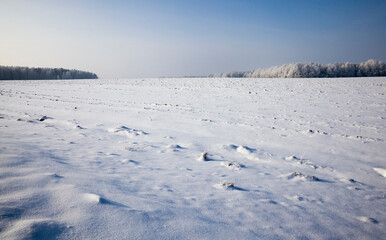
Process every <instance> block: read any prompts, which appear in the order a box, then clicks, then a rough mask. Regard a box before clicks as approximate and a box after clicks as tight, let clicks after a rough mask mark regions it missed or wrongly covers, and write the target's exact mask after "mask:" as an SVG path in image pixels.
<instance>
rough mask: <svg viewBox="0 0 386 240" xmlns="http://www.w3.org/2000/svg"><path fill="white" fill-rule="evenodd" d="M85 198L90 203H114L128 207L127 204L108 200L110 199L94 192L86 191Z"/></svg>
mask: <svg viewBox="0 0 386 240" xmlns="http://www.w3.org/2000/svg"><path fill="white" fill-rule="evenodd" d="M84 199H85V200H86V201H87V202H89V203H96V204H107V205H114V206H118V207H127V206H126V205H123V204H121V203H118V202H114V201H111V200H108V199H106V198H103V197H101V196H99V195H97V194H94V193H85V194H84Z"/></svg>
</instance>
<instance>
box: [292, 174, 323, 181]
mask: <svg viewBox="0 0 386 240" xmlns="http://www.w3.org/2000/svg"><path fill="white" fill-rule="evenodd" d="M286 177H287V179H301V180H307V181H320V179H319V178H318V177H315V176H312V175H308V174H307V175H305V174H303V173H301V172H292V173H290V174H287V175H286Z"/></svg>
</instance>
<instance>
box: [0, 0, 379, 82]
mask: <svg viewBox="0 0 386 240" xmlns="http://www.w3.org/2000/svg"><path fill="white" fill-rule="evenodd" d="M370 58H373V59H378V60H381V61H386V1H385V0H333V1H330V0H303V1H302V0H282V1H279V0H261V1H259V0H191V1H188V0H186V1H184V0H149V1H147V0H137V1H130V0H127V1H123V0H0V65H15V66H29V67H63V68H75V69H80V70H87V71H92V72H95V73H97V74H98V75H99V77H101V78H123V77H129V78H136V77H161V76H188V75H207V74H210V73H219V72H229V71H234V70H253V69H257V68H265V67H270V66H273V65H281V64H285V63H292V62H311V61H312V62H318V63H330V62H346V61H349V62H362V61H366V60H368V59H370Z"/></svg>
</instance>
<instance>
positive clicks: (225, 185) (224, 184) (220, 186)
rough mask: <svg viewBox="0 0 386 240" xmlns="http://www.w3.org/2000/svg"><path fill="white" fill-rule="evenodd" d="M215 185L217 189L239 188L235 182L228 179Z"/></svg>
mask: <svg viewBox="0 0 386 240" xmlns="http://www.w3.org/2000/svg"><path fill="white" fill-rule="evenodd" d="M213 186H214V187H215V188H217V189H223V190H235V189H237V187H236V186H235V183H234V182H228V181H224V182H221V183H218V184H215V185H213Z"/></svg>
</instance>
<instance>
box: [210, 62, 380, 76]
mask: <svg viewBox="0 0 386 240" xmlns="http://www.w3.org/2000/svg"><path fill="white" fill-rule="evenodd" d="M379 76H386V63H384V62H381V61H378V60H373V59H371V60H368V61H366V62H362V63H359V64H358V63H348V62H346V63H329V64H319V63H291V64H285V65H282V66H275V67H270V68H266V69H257V70H254V71H246V72H229V73H219V74H211V75H209V77H219V78H339V77H379Z"/></svg>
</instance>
